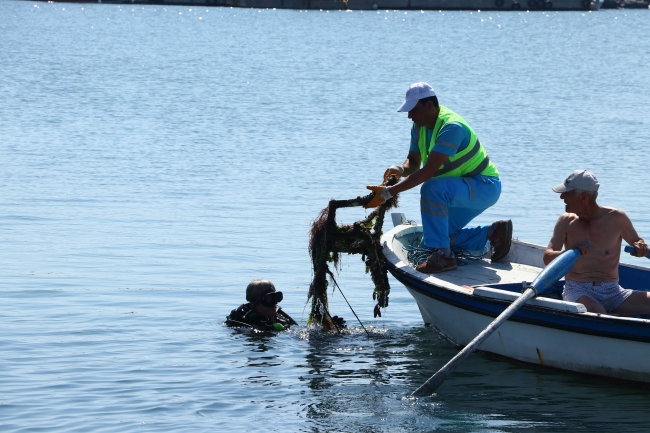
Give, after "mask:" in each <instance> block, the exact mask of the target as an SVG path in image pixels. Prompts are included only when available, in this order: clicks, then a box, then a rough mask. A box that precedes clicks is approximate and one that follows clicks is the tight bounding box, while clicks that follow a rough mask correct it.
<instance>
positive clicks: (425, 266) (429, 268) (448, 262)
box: [415, 250, 458, 274]
mask: <svg viewBox="0 0 650 433" xmlns="http://www.w3.org/2000/svg"><path fill="white" fill-rule="evenodd" d="M457 267H458V263H456V257H445V256H444V255H443V254H442V251H440V250H435V251H434V252H433V253H431V255H430V256H429V258H428V259H427V261H426V262H424V263H421V264H419V265H417V266H416V267H415V270H417V271H420V272H423V273H425V274H435V273H437V272H445V271H453V270H454V269H456V268H457Z"/></svg>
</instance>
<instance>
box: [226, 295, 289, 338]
mask: <svg viewBox="0 0 650 433" xmlns="http://www.w3.org/2000/svg"><path fill="white" fill-rule="evenodd" d="M275 323H280V324H281V325H282V326H283V327H284V329H289V327H291V325H297V324H298V323H296V321H295V320H293V319H292V318H291V316H289V315H288V314H287V313H285V312H284V311H283V310H282V308H278V312H277V313H276V315H275ZM226 325H228V326H232V327H240V326H245V327H250V328H255V329H259V330H260V331H276V330H277V329H275V328H274V327H273V323H271V320H269V318H268V317H266V316H265V315H263V314H260V313H258V312H257V311H253V305H252V304H251V303H250V302H248V303H246V304H242V305H240V306H239V307H237V308H235V309H234V310H232V311H231V312H230V314H229V315H228V316H227V317H226Z"/></svg>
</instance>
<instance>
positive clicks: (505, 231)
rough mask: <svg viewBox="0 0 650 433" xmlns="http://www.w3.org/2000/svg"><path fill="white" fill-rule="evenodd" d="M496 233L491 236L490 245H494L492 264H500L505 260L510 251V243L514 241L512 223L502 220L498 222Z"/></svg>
mask: <svg viewBox="0 0 650 433" xmlns="http://www.w3.org/2000/svg"><path fill="white" fill-rule="evenodd" d="M494 224H496V228H495V229H494V233H493V234H492V236H490V239H489V241H490V244H491V245H492V257H490V260H492V263H494V262H498V261H499V260H501V259H502V258H504V257H505V256H506V255H507V254H508V251H510V243H511V241H512V221H511V220H501V221H497V222H495V223H494Z"/></svg>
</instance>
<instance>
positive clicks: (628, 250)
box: [625, 245, 650, 259]
mask: <svg viewBox="0 0 650 433" xmlns="http://www.w3.org/2000/svg"><path fill="white" fill-rule="evenodd" d="M625 252H626V253H630V254H631V253H636V248H634V247H633V246H631V245H625ZM637 257H638V256H637ZM646 258H648V259H650V253H648V255H647V256H646Z"/></svg>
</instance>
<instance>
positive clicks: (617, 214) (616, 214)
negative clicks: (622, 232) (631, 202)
mask: <svg viewBox="0 0 650 433" xmlns="http://www.w3.org/2000/svg"><path fill="white" fill-rule="evenodd" d="M600 208H601V209H602V215H603V217H604V218H606V219H607V220H610V221H611V222H614V223H616V222H626V221H629V220H630V219H629V218H628V216H627V214H626V213H625V212H623V211H622V210H620V209H616V208H615V207H610V206H601V207H600Z"/></svg>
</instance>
